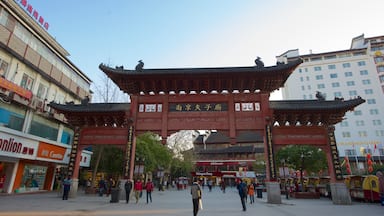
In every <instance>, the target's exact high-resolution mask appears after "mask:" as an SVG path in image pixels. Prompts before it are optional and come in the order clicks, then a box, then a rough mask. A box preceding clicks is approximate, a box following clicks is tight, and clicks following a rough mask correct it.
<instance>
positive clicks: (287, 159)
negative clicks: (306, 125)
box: [276, 145, 327, 188]
mask: <svg viewBox="0 0 384 216" xmlns="http://www.w3.org/2000/svg"><path fill="white" fill-rule="evenodd" d="M276 164H279V165H280V166H282V165H283V164H284V165H285V166H286V167H289V168H292V169H294V170H300V176H303V171H304V170H305V171H307V173H308V174H310V175H311V174H313V173H318V172H319V171H320V170H324V169H326V168H327V159H326V155H325V153H324V152H323V151H322V150H321V149H319V148H317V147H313V146H308V145H289V146H287V147H284V148H282V149H280V150H279V151H278V152H277V153H276ZM300 184H301V188H303V178H301V182H300Z"/></svg>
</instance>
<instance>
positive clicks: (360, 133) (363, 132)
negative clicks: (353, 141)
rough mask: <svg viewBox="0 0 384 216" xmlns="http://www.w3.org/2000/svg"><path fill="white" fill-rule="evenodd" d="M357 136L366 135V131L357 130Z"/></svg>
mask: <svg viewBox="0 0 384 216" xmlns="http://www.w3.org/2000/svg"><path fill="white" fill-rule="evenodd" d="M358 133H359V137H367V131H359V132H358Z"/></svg>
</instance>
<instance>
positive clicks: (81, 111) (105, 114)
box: [49, 102, 130, 127]
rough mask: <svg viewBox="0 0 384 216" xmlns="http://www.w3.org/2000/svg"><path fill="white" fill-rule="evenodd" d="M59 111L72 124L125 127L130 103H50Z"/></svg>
mask: <svg viewBox="0 0 384 216" xmlns="http://www.w3.org/2000/svg"><path fill="white" fill-rule="evenodd" d="M49 106H50V107H52V108H53V109H54V110H55V111H56V112H57V113H61V114H64V116H65V118H66V120H67V122H68V123H69V124H70V125H72V126H84V125H87V126H96V127H97V126H110V127H125V126H127V124H128V120H129V118H130V116H129V115H130V114H129V113H130V104H129V103H89V104H57V103H53V102H51V103H50V104H49Z"/></svg>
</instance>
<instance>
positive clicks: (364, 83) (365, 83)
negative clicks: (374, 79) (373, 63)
mask: <svg viewBox="0 0 384 216" xmlns="http://www.w3.org/2000/svg"><path fill="white" fill-rule="evenodd" d="M362 83H363V85H369V84H371V80H369V79H366V80H363V81H362Z"/></svg>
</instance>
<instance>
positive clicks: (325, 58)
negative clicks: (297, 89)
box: [304, 51, 367, 62]
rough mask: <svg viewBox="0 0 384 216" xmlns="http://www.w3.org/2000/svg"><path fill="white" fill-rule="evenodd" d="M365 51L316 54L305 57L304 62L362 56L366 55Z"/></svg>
mask: <svg viewBox="0 0 384 216" xmlns="http://www.w3.org/2000/svg"><path fill="white" fill-rule="evenodd" d="M366 54H367V53H366V51H357V52H348V53H340V54H337V55H336V54H331V55H326V56H324V57H323V56H316V57H311V58H305V59H304V62H309V61H322V60H329V59H336V58H347V57H351V56H362V55H366Z"/></svg>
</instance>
